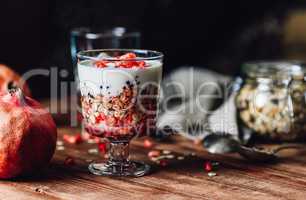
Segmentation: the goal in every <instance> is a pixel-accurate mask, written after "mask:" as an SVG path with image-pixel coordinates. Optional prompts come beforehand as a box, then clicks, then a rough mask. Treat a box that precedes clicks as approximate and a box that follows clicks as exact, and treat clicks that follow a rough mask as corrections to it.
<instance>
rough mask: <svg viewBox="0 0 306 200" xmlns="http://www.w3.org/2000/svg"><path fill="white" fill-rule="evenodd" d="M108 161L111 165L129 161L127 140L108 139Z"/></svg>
mask: <svg viewBox="0 0 306 200" xmlns="http://www.w3.org/2000/svg"><path fill="white" fill-rule="evenodd" d="M108 154H109V162H110V163H111V164H112V165H124V164H127V163H128V161H129V154H130V151H129V141H110V148H109V151H108Z"/></svg>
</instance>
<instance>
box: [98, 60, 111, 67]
mask: <svg viewBox="0 0 306 200" xmlns="http://www.w3.org/2000/svg"><path fill="white" fill-rule="evenodd" d="M107 63H108V61H105V60H99V61H96V63H95V65H96V67H98V68H104V67H107Z"/></svg>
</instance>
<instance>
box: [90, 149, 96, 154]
mask: <svg viewBox="0 0 306 200" xmlns="http://www.w3.org/2000/svg"><path fill="white" fill-rule="evenodd" d="M88 153H90V154H98V153H99V151H98V149H88Z"/></svg>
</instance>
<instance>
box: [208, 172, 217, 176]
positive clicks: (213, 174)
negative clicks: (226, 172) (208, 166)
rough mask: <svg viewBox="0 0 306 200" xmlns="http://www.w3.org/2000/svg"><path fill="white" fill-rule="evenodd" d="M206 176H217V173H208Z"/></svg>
mask: <svg viewBox="0 0 306 200" xmlns="http://www.w3.org/2000/svg"><path fill="white" fill-rule="evenodd" d="M207 175H208V176H209V177H213V176H217V173H216V172H208V173H207Z"/></svg>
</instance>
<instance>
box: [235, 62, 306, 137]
mask: <svg viewBox="0 0 306 200" xmlns="http://www.w3.org/2000/svg"><path fill="white" fill-rule="evenodd" d="M242 71H243V78H242V80H243V81H242V84H241V87H240V89H239V91H238V94H237V96H236V101H235V103H236V107H237V110H238V112H237V113H238V120H239V126H240V130H248V131H251V132H252V133H254V135H255V136H258V137H259V138H263V139H269V140H275V141H295V140H297V139H299V140H302V139H306V78H305V74H306V73H305V72H306V70H305V67H304V66H303V64H301V63H299V62H253V63H246V64H244V65H243V68H242Z"/></svg>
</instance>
